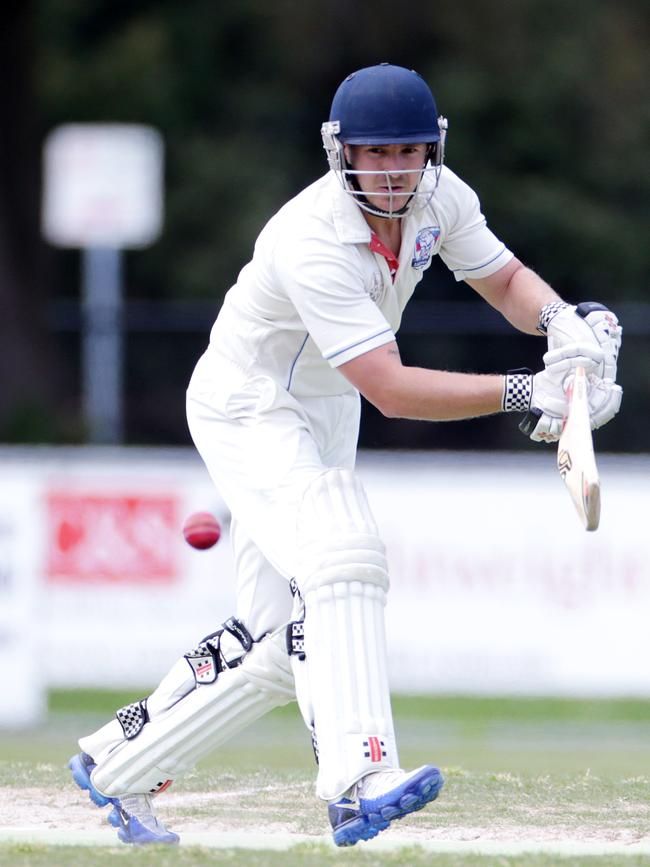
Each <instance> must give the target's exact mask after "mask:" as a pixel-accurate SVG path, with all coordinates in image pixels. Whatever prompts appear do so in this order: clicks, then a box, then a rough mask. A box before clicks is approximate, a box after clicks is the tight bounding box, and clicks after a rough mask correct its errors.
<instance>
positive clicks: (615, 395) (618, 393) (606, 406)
mask: <svg viewBox="0 0 650 867" xmlns="http://www.w3.org/2000/svg"><path fill="white" fill-rule="evenodd" d="M587 399H588V401H589V421H590V422H591V429H592V430H598V428H599V427H602V426H603V425H604V424H607V422H608V421H611V420H612V419H613V418H614V416H615V415H616V413H617V412H618V411H619V409H620V408H621V401H622V400H623V389H622V388H621V386H620V385H617V384H616V383H615V382H610V381H609V380H607V379H597V378H595V377H589V388H588V389H587Z"/></svg>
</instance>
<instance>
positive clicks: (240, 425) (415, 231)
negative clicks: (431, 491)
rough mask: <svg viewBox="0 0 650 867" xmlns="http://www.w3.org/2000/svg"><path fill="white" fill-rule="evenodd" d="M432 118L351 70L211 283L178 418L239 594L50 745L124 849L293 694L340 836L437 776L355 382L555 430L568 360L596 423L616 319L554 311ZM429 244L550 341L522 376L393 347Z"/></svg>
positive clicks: (609, 378) (408, 75)
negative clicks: (212, 315) (584, 384)
mask: <svg viewBox="0 0 650 867" xmlns="http://www.w3.org/2000/svg"><path fill="white" fill-rule="evenodd" d="M446 131H447V121H446V120H445V119H444V118H443V117H441V116H439V114H438V111H437V108H436V104H435V101H434V98H433V95H432V93H431V91H430V89H429V87H428V85H427V84H426V83H425V81H424V80H423V79H422V78H421V77H420V76H419V75H418V74H417V73H416V72H414V71H413V70H410V69H405V68H402V67H399V66H393V65H390V64H388V63H381V64H379V65H377V66H372V67H369V68H366V69H361V70H358V71H357V72H353V73H352V74H351V75H349V76H348V77H347V78H346V79H345V80H344V81H343V82H342V84H341V85H340V87H339V88H338V90H337V92H336V94H335V96H334V100H333V102H332V106H331V112H330V116H329V120H328V121H326V122H325V123H324V124H323V126H322V138H323V144H324V148H325V152H326V155H327V160H328V163H329V171H328V172H327V174H325V175H324V176H323V177H322V178H320V179H319V180H317V181H316V182H315V183H313V184H311V186H309V187H307V188H306V189H305V190H303V191H302V192H301V193H299V194H298V195H297V196H296V197H295V198H293V199H291V201H289V202H288V203H287V204H285V205H284V207H282V208H281V209H280V210H279V211H278V212H277V213H276V214H275V216H273V217H272V218H271V220H270V221H269V222H268V223H267V225H266V226H265V227H264V229H263V230H262V232H261V234H260V236H259V238H258V239H257V242H256V244H255V250H254V253H253V257H252V259H251V261H250V262H249V263H248V264H247V265H246V266H245V267H244V268H243V269H242V271H241V273H240V274H239V277H238V280H237V283H236V284H235V286H233V288H232V289H231V290H230V291H229V292H228V294H227V295H226V298H225V301H224V304H223V306H222V308H221V311H220V313H219V316H218V318H217V320H216V322H215V324H214V327H213V329H212V332H211V336H210V342H209V346H208V347H207V349H206V351H205V353H204V354H203V356H202V357H201V358H200V360H199V361H198V364H197V366H196V368H195V371H194V374H193V376H192V379H191V382H190V384H189V388H188V392H187V417H188V423H189V428H190V431H191V433H192V437H193V439H194V442H195V444H196V447H197V449H198V451H199V452H200V454H201V456H202V458H203V460H204V461H205V464H206V466H207V468H208V471H209V473H210V475H211V477H212V479H213V481H214V484H215V485H216V486H217V488H218V490H219V492H220V494H221V495H222V497H223V498H224V500H225V501H226V503H227V504H228V506H229V508H230V510H231V513H232V545H233V552H234V562H235V568H236V584H237V600H238V601H237V610H236V612H235V614H234V615H233V616H232V617H231V618H230V619H228V620H227V621H226V622H225V623H223V624H222V625H221V626H219V628H216V629H215V631H214V632H213V633H212V634H211V635H208V636H206V637H205V638H203V639H202V640H201V641H200V642H199V643H198V645H197V646H196V647H194V648H192V649H190V650H188V652H187V653H186V654H185V655H184V656H183V657H181V659H179V660H178V661H177V662H176V663H175V665H174V666H173V667H172V668H171V670H170V671H169V673H168V674H167V675H166V677H165V678H164V679H163V681H162V682H161V684H160V685H159V686H158V688H157V689H156V690H155V691H154V692H153V693H152V694H151V695H150V696H149V697H148V698H145V699H143V700H142V701H139V702H135V703H134V704H131V705H128V706H126V707H123V708H120V709H119V710H118V711H117V712H116V715H115V718H114V719H113V720H111V721H110V722H108V723H107V724H106V725H104V726H103V727H102V728H100V729H99V731H97V732H95V733H93V734H90V735H87V736H86V737H82V738H81V739H80V740H79V746H80V749H81V752H80V753H79V754H77V755H76V756H74V757H73V758H72V759H71V760H70V768H71V770H72V774H73V777H74V780H75V782H76V783H77V784H78V785H79V786H80V787H81V788H82V789H85V790H87V791H88V793H89V796H90V798H91V800H92V801H93V802H94V803H95V804H97V805H98V806H106V805H109V804H110V805H111V806H112V810H111V812H110V814H109V821H110V822H111V823H112V824H113V825H115V826H116V827H117V829H118V834H119V837H120V839H121V840H123V841H124V842H126V843H138V844H141V843H157V842H162V843H174V842H176V841H177V840H178V836H177V835H176V834H175V833H174V832H172V831H170V830H168V829H167V828H166V827H165V826H164V825H163V824H162V822H161V821H160V820H159V819H157V818H156V816H155V813H154V801H153V799H154V797H155V796H156V795H157V794H159V793H160V792H162V790H163V789H165V788H166V787H167V786H169V785H170V782H171V781H172V780H174V779H178V778H179V777H180V776H181V775H182V774H184V773H186V772H187V771H189V770H190V769H191V768H192V767H193V766H194V765H195V763H196V762H197V761H199V760H200V759H201V758H202V757H203V756H205V755H206V754H207V753H209V752H210V751H212V750H214V749H215V748H216V747H217V746H219V745H220V744H222V743H223V742H224V741H226V740H227V739H228V738H229V737H230V736H231V735H233V734H235V733H236V732H238V731H240V730H241V729H243V728H244V727H245V726H247V725H248V724H249V723H251V722H253V721H254V720H256V719H258V718H259V717H261V716H262V715H263V714H265V713H266V712H268V711H270V710H271V709H272V708H275V707H277V706H279V705H282V704H286V703H287V702H289V701H292V700H293V699H294V698H297V700H298V703H299V706H300V710H301V713H302V716H303V718H304V721H305V724H306V726H307V728H308V730H309V732H310V734H311V737H312V740H313V745H314V751H315V753H316V756H317V761H318V776H317V780H316V794H317V796H318V797H319V798H320V799H322V801H323V802H324V805H326V806H327V808H328V814H329V820H330V822H331V825H332V830H333V835H334V841H335V843H336V844H337V845H339V846H352V845H354V844H355V843H357V842H358V841H360V840H368V839H370V838H372V837H374V836H376V835H377V834H378V833H379V832H380V831H382V830H384V829H386V828H388V826H389V825H390V824H391V823H392V822H393V821H395V820H396V819H400V818H401V817H403V816H405V815H407V814H408V813H411V812H413V811H415V810H420V809H421V808H423V807H424V806H425V805H426V804H428V803H429V802H431V801H433V800H434V799H435V798H436V797H437V795H438V793H439V792H440V789H441V787H442V785H443V779H442V776H441V774H440V771H439V770H438V769H437V768H436V767H435V766H434V765H432V764H425V765H423V766H421V767H419V768H416V769H414V770H402V769H401V768H400V762H399V758H398V752H397V744H396V742H395V733H394V729H393V719H392V713H391V702H390V695H389V686H388V676H387V669H388V664H387V649H386V638H385V631H384V606H385V605H386V599H387V594H388V588H389V576H388V570H387V565H386V554H385V550H384V545H383V542H382V540H381V538H380V536H379V533H378V531H377V525H376V523H375V520H374V518H373V514H372V510H371V507H370V505H369V503H368V500H367V498H366V495H365V492H364V490H363V487H362V485H361V483H360V481H359V479H358V478H357V476H356V475H355V471H354V467H355V454H356V447H357V438H358V430H359V406H360V398H359V395H360V394H362V395H363V396H364V397H365V398H366V399H367V400H369V401H370V402H371V403H372V404H374V405H375V406H376V407H377V408H378V409H379V410H380V411H381V412H382V413H383V414H384V415H386V416H388V417H391V418H408V419H422V420H430V421H440V420H451V419H467V418H472V417H475V416H483V415H489V414H494V413H499V412H515V413H521V414H522V416H523V420H522V422H521V425H520V427H521V428H522V430H523V431H524V432H525V433H526V434H527V435H529V436H530V437H531V438H532V439H533V440H537V441H545V442H553V441H555V440H557V439H558V437H559V435H560V432H561V429H562V421H563V418H564V416H565V415H566V410H567V398H566V396H565V389H564V385H565V383H566V380H567V378H568V377H570V376H571V375H572V371H573V369H574V368H575V367H576V366H582V367H584V368H585V369H586V371H587V373H588V375H589V380H590V388H589V407H590V419H591V426H592V428H598V427H600V426H601V425H604V424H605V423H606V422H608V421H609V420H610V419H612V418H613V417H614V416H615V415H616V413H617V412H618V409H619V406H620V403H621V395H622V392H621V388H620V387H619V386H618V385H616V363H617V355H618V351H619V347H620V343H621V328H620V327H619V325H618V321H617V318H616V316H615V315H614V314H613V313H612V312H611V311H610V310H608V309H607V308H605V307H604V306H603V305H602V304H599V303H595V302H583V303H581V304H578V305H577V306H574V305H572V304H569V303H566V302H565V301H563V300H562V299H561V298H560V297H559V296H558V295H557V294H556V293H555V292H554V291H553V289H551V287H550V286H549V285H548V284H547V283H545V282H544V280H542V279H541V278H540V277H539V276H538V275H537V274H535V273H533V272H532V271H531V270H530V269H528V268H527V267H525V265H523V264H522V263H521V262H520V261H519V260H518V259H517V258H516V257H515V256H514V255H513V253H512V252H511V251H510V250H509V249H508V248H507V247H506V245H505V244H504V243H503V242H502V241H500V240H499V239H498V238H497V237H495V235H494V234H493V233H492V232H491V231H490V230H489V229H488V227H487V225H486V220H485V218H484V216H483V214H482V213H481V208H480V205H479V200H478V198H477V196H476V194H475V193H474V192H473V191H472V190H471V189H470V187H468V186H467V184H465V183H464V182H463V181H462V180H461V179H460V178H459V177H457V176H456V175H455V174H454V173H453V172H452V171H451V170H450V169H449V168H447V167H446V166H445V165H444V164H443V159H444V151H445V135H446ZM434 256H440V257H441V258H442V260H443V262H444V263H445V264H446V265H447V267H448V268H449V269H450V270H451V271H452V272H453V274H454V276H455V278H456V280H464V281H465V282H466V283H468V284H469V285H470V286H471V287H472V289H474V290H475V291H476V292H478V293H479V295H481V296H482V297H483V298H484V299H485V301H486V302H487V303H488V304H490V305H492V306H493V307H494V308H496V309H497V310H498V311H499V312H500V313H501V314H502V315H503V316H504V317H505V318H506V319H507V320H508V321H509V322H510V323H512V325H513V326H515V327H516V328H518V329H519V330H521V331H523V332H526V333H528V334H536V333H540V332H541V334H543V335H546V336H547V338H548V350H547V352H546V353H545V354H544V356H543V365H544V366H543V367H542V369H541V370H540V371H539V372H537V373H535V374H533V373H532V372H531V371H529V370H525V369H518V370H512V371H509V372H506V373H500V374H493V375H477V374H473V373H463V372H454V371H445V370H429V369H422V368H416V367H409V366H406V365H404V364H403V363H402V361H401V359H400V352H399V348H398V344H397V341H396V336H395V335H396V333H397V331H398V328H399V324H400V319H401V316H402V311H403V310H404V307H405V306H406V304H407V302H408V300H409V298H410V297H411V295H412V294H413V292H414V291H415V288H416V286H417V284H418V283H419V282H420V280H421V279H422V276H423V274H424V271H425V270H426V269H427V268H428V267H429V266H430V264H431V261H432V258H433V257H434ZM495 531H496V528H495ZM433 617H434V614H433V612H432V618H433ZM215 626H216V624H215Z"/></svg>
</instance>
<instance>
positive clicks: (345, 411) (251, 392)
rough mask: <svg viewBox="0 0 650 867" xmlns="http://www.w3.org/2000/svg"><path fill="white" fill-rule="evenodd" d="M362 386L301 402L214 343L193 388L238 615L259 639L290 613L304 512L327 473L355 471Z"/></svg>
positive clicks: (192, 407) (190, 402) (193, 423)
mask: <svg viewBox="0 0 650 867" xmlns="http://www.w3.org/2000/svg"><path fill="white" fill-rule="evenodd" d="M359 415H360V400H359V395H358V394H357V393H356V392H353V393H347V394H341V395H332V396H326V397H308V398H304V397H303V398H300V399H297V398H295V397H293V396H292V395H291V394H289V392H287V391H286V389H284V388H282V387H281V386H280V385H278V383H276V382H275V381H274V380H273V379H271V378H270V377H268V376H264V375H258V376H249V375H246V374H244V372H243V371H241V370H240V369H239V368H237V367H236V366H235V365H234V364H232V363H231V362H230V361H228V360H227V359H223V358H221V357H220V356H219V354H218V353H217V352H216V351H215V350H214V348H209V349H208V350H207V351H206V352H205V354H204V355H203V356H202V357H201V358H200V359H199V362H198V364H197V366H196V368H195V370H194V374H193V376H192V379H191V381H190V384H189V386H188V390H187V420H188V425H189V429H190V433H191V434H192V438H193V440H194V443H195V445H196V447H197V449H198V451H199V454H200V455H201V457H202V458H203V461H204V463H205V465H206V467H207V469H208V472H209V474H210V476H211V478H212V480H213V482H214V484H215V486H216V487H217V489H218V491H219V493H220V494H221V496H222V497H223V499H224V500H225V502H226V504H227V505H228V507H229V509H230V511H231V514H232V527H231V539H232V546H233V555H234V561H235V569H236V595H237V611H236V616H237V617H238V618H240V619H241V620H242V621H243V622H244V623H245V624H246V626H247V628H248V630H249V631H250V632H251V634H252V635H253V637H254V638H259V637H260V636H261V635H263V634H264V633H266V632H271V631H273V630H274V629H277V628H279V627H280V626H282V625H283V624H284V623H286V622H287V621H288V620H290V619H291V610H292V598H291V594H290V591H289V586H288V579H290V578H292V577H293V576H294V575H295V574H296V568H297V563H298V553H297V551H298V540H297V536H296V524H297V515H298V510H299V508H300V504H301V501H302V496H303V493H304V491H305V489H306V488H307V486H308V485H309V483H310V482H311V481H312V480H313V479H314V478H315V477H316V476H318V475H320V474H321V473H322V472H323V470H324V469H328V468H332V467H342V468H345V469H350V470H351V469H353V468H354V463H355V457H356V450H357V440H358V434H359Z"/></svg>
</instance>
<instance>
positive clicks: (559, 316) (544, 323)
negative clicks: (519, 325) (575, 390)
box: [540, 301, 623, 382]
mask: <svg viewBox="0 0 650 867" xmlns="http://www.w3.org/2000/svg"><path fill="white" fill-rule="evenodd" d="M540 331H542V333H544V334H546V335H547V337H548V348H549V350H550V351H553V350H554V349H559V348H560V347H561V346H565V345H566V344H569V343H585V342H589V341H593V342H594V343H595V344H597V345H598V346H599V347H600V348H601V349H602V350H603V361H602V363H601V365H600V366H599V368H598V370H597V371H594V373H595V374H596V375H597V376H598V377H600V379H605V380H610V381H611V382H615V381H616V364H617V361H618V353H619V350H620V348H621V340H622V337H623V329H622V328H621V326H620V325H619V324H618V318H617V317H616V315H615V314H614V313H612V311H611V310H608V309H607V307H605V306H604V305H603V304H599V303H598V302H596V301H583V302H582V303H581V304H578V305H577V307H574V306H573V305H570V304H564V302H551V303H550V304H547V305H544V307H543V308H542V310H541V312H540Z"/></svg>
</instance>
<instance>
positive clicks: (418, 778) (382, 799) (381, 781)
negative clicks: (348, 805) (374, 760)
mask: <svg viewBox="0 0 650 867" xmlns="http://www.w3.org/2000/svg"><path fill="white" fill-rule="evenodd" d="M444 782H445V781H444V779H443V777H442V774H441V773H440V771H439V770H438V768H434V767H433V766H432V765H422V767H421V768H416V769H415V770H414V771H402V770H399V769H395V770H389V771H375V772H374V773H372V774H367V775H366V776H365V777H363V779H361V780H360V781H359V784H358V786H357V794H358V797H359V809H360V810H361V813H362V814H363V816H365V818H366V819H367V821H368V824H369V825H370V827H371V828H376V829H377V831H383V830H384V829H385V828H388V826H389V825H390V823H391V822H393V821H395V819H401V818H403V817H404V816H408V814H409V813H414V812H415V811H416V810H421V809H422V807H425V806H426V805H427V804H428V803H430V802H431V801H435V799H436V798H437V797H438V794H439V793H440V789H442V786H443V784H444Z"/></svg>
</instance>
